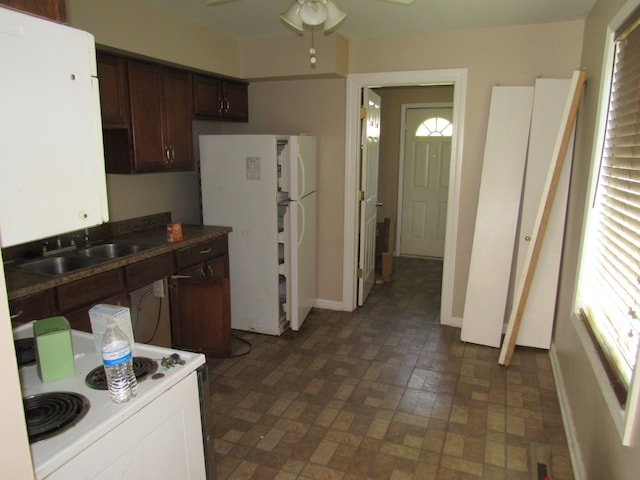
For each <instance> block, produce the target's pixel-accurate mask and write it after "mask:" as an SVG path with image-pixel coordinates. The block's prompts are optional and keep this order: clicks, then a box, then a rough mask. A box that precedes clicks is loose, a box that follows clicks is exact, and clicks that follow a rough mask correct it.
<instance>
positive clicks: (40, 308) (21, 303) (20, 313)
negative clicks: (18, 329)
mask: <svg viewBox="0 0 640 480" xmlns="http://www.w3.org/2000/svg"><path fill="white" fill-rule="evenodd" d="M9 312H10V314H11V322H12V323H14V322H15V323H16V324H19V323H27V322H30V321H31V320H39V319H41V318H46V317H50V316H52V315H54V314H55V312H56V299H55V295H54V290H46V291H44V292H40V293H35V294H33V295H29V296H28V297H23V298H18V299H16V300H11V301H10V302H9Z"/></svg>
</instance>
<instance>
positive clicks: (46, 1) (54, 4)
mask: <svg viewBox="0 0 640 480" xmlns="http://www.w3.org/2000/svg"><path fill="white" fill-rule="evenodd" d="M0 4H1V5H6V6H8V7H11V8H15V9H16V10H22V11H23V12H27V13H32V14H34V15H38V16H40V17H45V18H49V19H51V20H56V21H58V22H63V23H66V21H67V8H66V5H65V1H64V0H0Z"/></svg>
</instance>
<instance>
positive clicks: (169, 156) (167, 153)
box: [164, 147, 171, 164]
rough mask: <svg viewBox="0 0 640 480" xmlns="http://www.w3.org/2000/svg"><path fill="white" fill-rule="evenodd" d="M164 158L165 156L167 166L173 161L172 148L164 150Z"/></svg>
mask: <svg viewBox="0 0 640 480" xmlns="http://www.w3.org/2000/svg"><path fill="white" fill-rule="evenodd" d="M164 156H165V162H164V163H165V164H168V163H169V162H170V161H171V150H170V147H165V149H164Z"/></svg>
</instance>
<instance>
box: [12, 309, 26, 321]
mask: <svg viewBox="0 0 640 480" xmlns="http://www.w3.org/2000/svg"><path fill="white" fill-rule="evenodd" d="M23 313H24V311H23V310H20V311H19V312H18V313H14V314H13V315H11V320H13V319H14V318H18V317H20V316H21V315H22V314H23Z"/></svg>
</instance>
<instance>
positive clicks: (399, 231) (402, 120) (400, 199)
mask: <svg viewBox="0 0 640 480" xmlns="http://www.w3.org/2000/svg"><path fill="white" fill-rule="evenodd" d="M454 93H455V87H454ZM401 108H402V112H401V118H400V129H401V130H400V132H401V134H400V153H399V155H400V156H399V157H398V158H399V161H398V203H397V205H398V208H397V211H396V241H395V247H396V248H395V251H394V252H393V254H394V255H396V256H398V255H399V254H400V240H401V238H402V236H401V234H402V210H403V208H404V201H403V200H404V195H403V193H404V160H405V158H404V153H405V152H404V145H405V143H406V141H407V129H406V121H407V118H406V117H407V110H409V109H428V108H451V109H452V110H453V103H451V102H434V103H403V104H402V106H401ZM451 140H452V141H453V138H452V139H451ZM452 146H453V144H452ZM449 170H451V166H449ZM447 201H448V199H447ZM447 206H448V205H447ZM447 227H448V225H447ZM445 234H446V233H445Z"/></svg>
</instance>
